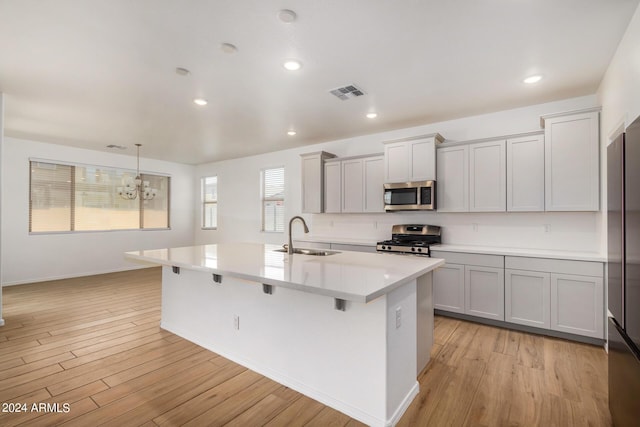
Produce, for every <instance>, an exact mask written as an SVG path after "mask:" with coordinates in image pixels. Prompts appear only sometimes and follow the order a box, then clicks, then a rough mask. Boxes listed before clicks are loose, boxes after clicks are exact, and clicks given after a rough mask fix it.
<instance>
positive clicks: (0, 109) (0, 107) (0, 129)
mask: <svg viewBox="0 0 640 427" xmlns="http://www.w3.org/2000/svg"><path fill="white" fill-rule="evenodd" d="M3 123H4V94H3V93H2V92H0V201H1V200H2V169H3V168H2V158H3V155H2V154H3V151H4V142H3V140H4V126H3ZM0 208H1V205H0ZM1 225H2V209H0V226H1ZM0 277H2V239H0ZM2 325H4V319H3V318H2V280H0V326H2Z"/></svg>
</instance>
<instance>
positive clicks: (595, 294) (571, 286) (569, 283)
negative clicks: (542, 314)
mask: <svg viewBox="0 0 640 427" xmlns="http://www.w3.org/2000/svg"><path fill="white" fill-rule="evenodd" d="M603 307H604V285H603V280H602V277H589V276H578V275H575V274H551V329H553V330H555V331H561V332H569V333H572V334H578V335H586V336H589V337H594V338H603V337H604V308H603Z"/></svg>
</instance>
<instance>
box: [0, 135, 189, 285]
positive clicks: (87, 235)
mask: <svg viewBox="0 0 640 427" xmlns="http://www.w3.org/2000/svg"><path fill="white" fill-rule="evenodd" d="M29 158H38V159H46V160H52V161H56V160H58V161H64V162H72V163H83V164H90V165H100V166H109V167H116V168H117V167H119V168H125V169H135V165H136V163H135V155H134V156H131V155H122V154H112V153H105V152H100V151H93V150H85V149H79V148H74V147H67V146H62V145H54V144H46V143H41V142H35V141H26V140H19V139H15V138H9V137H5V139H4V156H3V158H2V175H3V182H4V185H3V192H2V218H3V221H2V246H3V247H4V249H5V250H4V251H3V253H2V264H3V266H4V268H3V270H2V283H3V284H4V285H14V284H18V283H27V282H35V281H43V280H52V279H58V278H67V277H74V276H84V275H91V274H99V273H106V272H111V271H119V270H125V269H131V268H138V267H139V266H140V265H138V264H133V263H131V262H128V261H125V259H124V257H123V253H124V252H126V251H131V250H138V249H145V248H162V247H171V246H185V245H191V244H193V229H194V213H193V205H194V189H193V172H194V166H189V165H182V164H178V163H171V162H165V161H159V160H152V159H146V158H141V159H140V164H141V170H142V171H143V172H151V173H153V172H157V173H163V174H168V175H170V176H171V213H170V214H171V229H170V230H161V231H156V230H130V231H107V232H82V233H62V234H33V235H30V234H29Z"/></svg>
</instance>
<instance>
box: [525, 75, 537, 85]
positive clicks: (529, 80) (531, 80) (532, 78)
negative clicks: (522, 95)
mask: <svg viewBox="0 0 640 427" xmlns="http://www.w3.org/2000/svg"><path fill="white" fill-rule="evenodd" d="M540 80H542V76H541V75H540V74H536V75H534V76H529V77H527V78H526V79H524V80H523V82H525V83H527V84H533V83H538V82H539V81H540Z"/></svg>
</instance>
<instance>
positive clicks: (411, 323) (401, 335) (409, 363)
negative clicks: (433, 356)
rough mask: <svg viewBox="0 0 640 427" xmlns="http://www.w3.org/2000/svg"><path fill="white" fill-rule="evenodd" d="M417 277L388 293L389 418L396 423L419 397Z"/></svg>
mask: <svg viewBox="0 0 640 427" xmlns="http://www.w3.org/2000/svg"><path fill="white" fill-rule="evenodd" d="M416 301H417V299H416V280H412V281H410V282H409V283H407V284H405V285H403V286H401V287H399V288H396V289H394V290H393V291H391V292H390V293H389V294H387V420H390V421H391V424H395V423H396V422H398V421H399V420H400V417H401V416H402V414H403V413H404V411H405V410H406V408H407V407H408V406H409V404H410V403H411V402H412V401H413V399H414V398H415V397H416V396H417V394H418V391H419V385H418V381H417V380H416V354H417V350H416V349H417V345H416V308H417V302H416Z"/></svg>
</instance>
